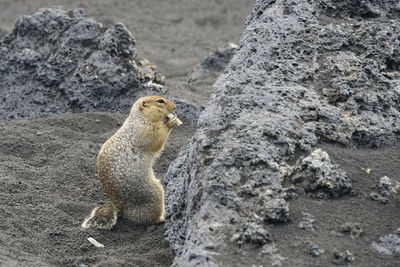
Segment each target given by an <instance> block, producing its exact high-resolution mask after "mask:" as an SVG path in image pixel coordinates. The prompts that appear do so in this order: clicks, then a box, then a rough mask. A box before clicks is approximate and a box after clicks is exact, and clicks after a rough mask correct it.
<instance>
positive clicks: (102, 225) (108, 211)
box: [82, 205, 118, 230]
mask: <svg viewBox="0 0 400 267" xmlns="http://www.w3.org/2000/svg"><path fill="white" fill-rule="evenodd" d="M117 218H118V210H117V208H116V207H114V206H113V205H104V206H100V207H96V208H94V209H93V210H92V212H91V213H90V215H89V217H87V218H86V219H85V220H84V221H83V223H82V228H84V229H88V228H92V227H94V228H98V229H108V230H109V229H111V228H113V226H114V225H115V224H116V223H117Z"/></svg>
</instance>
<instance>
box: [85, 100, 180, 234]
mask: <svg viewBox="0 0 400 267" xmlns="http://www.w3.org/2000/svg"><path fill="white" fill-rule="evenodd" d="M174 109H175V105H174V104H173V103H172V102H171V101H169V100H167V99H165V98H164V97H161V96H146V97H142V98H140V99H139V100H137V101H136V102H135V104H133V106H132V109H131V111H130V114H129V116H128V118H127V119H126V120H125V122H124V124H123V125H122V126H121V128H120V129H119V130H118V131H117V132H116V133H115V134H114V135H113V136H112V137H111V138H110V139H108V140H107V141H106V142H105V143H104V145H103V146H102V147H101V149H100V152H99V155H98V156H97V169H98V176H99V179H100V183H101V186H102V188H103V190H104V192H105V193H106V194H107V196H108V197H109V198H110V199H111V204H110V205H104V206H100V207H97V208H95V209H93V211H92V212H91V214H90V215H89V217H87V218H86V219H85V221H84V222H83V223H82V227H83V228H90V227H96V228H100V229H111V228H112V227H113V226H114V225H115V223H116V222H117V218H118V216H123V217H125V218H128V219H130V220H132V221H133V222H135V223H140V224H154V223H158V222H163V221H164V189H163V187H162V185H161V183H160V181H159V180H157V179H156V178H155V176H154V172H153V167H152V166H153V163H154V160H155V159H156V158H157V156H158V155H159V154H160V152H161V150H162V149H163V147H164V143H165V141H166V140H167V138H168V135H169V132H170V130H171V129H172V128H173V127H174V126H177V125H180V124H181V123H182V122H181V121H180V120H179V119H178V117H177V116H176V115H175V113H174Z"/></svg>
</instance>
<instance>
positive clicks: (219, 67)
mask: <svg viewBox="0 0 400 267" xmlns="http://www.w3.org/2000/svg"><path fill="white" fill-rule="evenodd" d="M236 50H237V45H236V44H234V43H229V44H228V45H226V46H224V47H221V48H218V49H217V51H215V52H213V53H211V54H210V55H208V56H207V57H206V58H204V59H203V60H202V61H201V62H200V64H198V65H197V66H196V68H195V69H194V71H193V73H192V74H191V75H190V76H189V79H188V82H194V81H196V80H198V79H201V78H203V77H204V76H208V75H210V74H212V73H215V74H220V73H221V72H222V71H223V70H224V69H225V67H226V66H227V65H228V64H229V62H230V61H231V59H232V57H233V55H234V54H235V52H236Z"/></svg>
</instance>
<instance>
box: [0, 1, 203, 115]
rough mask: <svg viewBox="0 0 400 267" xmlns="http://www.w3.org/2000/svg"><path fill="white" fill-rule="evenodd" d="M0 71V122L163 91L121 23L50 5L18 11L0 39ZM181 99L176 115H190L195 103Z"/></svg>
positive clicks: (122, 104)
mask: <svg viewBox="0 0 400 267" xmlns="http://www.w3.org/2000/svg"><path fill="white" fill-rule="evenodd" d="M0 72H1V73H2V75H1V78H0V88H1V90H2V98H0V120H14V119H21V118H35V117H44V116H49V115H51V114H62V113H71V112H88V111H117V112H123V113H127V112H128V111H129V109H130V107H131V106H132V104H133V102H134V101H135V100H136V99H137V98H138V97H141V96H143V95H149V94H161V95H165V92H166V88H165V87H164V86H163V84H164V77H163V76H161V75H160V74H159V73H157V71H156V67H155V66H154V65H152V64H151V63H150V62H149V61H147V60H145V59H140V58H139V57H138V55H137V53H136V50H135V39H134V37H133V36H132V34H131V33H130V32H129V31H128V30H127V29H126V27H125V26H124V25H123V24H115V25H113V26H112V27H110V28H108V29H107V28H105V27H103V26H102V24H100V23H98V22H96V21H94V20H92V19H90V18H88V16H87V14H86V12H85V11H84V10H83V9H74V10H68V11H65V10H63V9H61V8H58V7H54V8H49V9H41V10H39V12H37V13H35V14H33V15H30V16H22V17H20V18H19V19H18V20H17V21H16V22H15V27H14V29H13V31H12V32H11V33H9V34H7V35H6V36H4V38H3V39H1V41H0ZM180 103H182V104H183V108H182V109H179V108H178V110H189V112H185V113H182V114H189V115H188V116H189V117H190V118H189V119H191V120H194V119H195V118H194V117H195V116H196V113H197V111H196V110H195V108H194V106H192V105H190V104H188V103H186V102H184V101H180ZM193 114H194V115H193ZM178 115H179V114H178ZM193 116H194V117H193Z"/></svg>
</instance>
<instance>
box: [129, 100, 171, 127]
mask: <svg viewBox="0 0 400 267" xmlns="http://www.w3.org/2000/svg"><path fill="white" fill-rule="evenodd" d="M133 108H134V109H136V110H137V109H138V110H139V112H141V113H142V114H143V116H144V117H146V118H148V119H150V120H151V121H164V122H165V121H166V120H168V119H166V118H167V116H168V114H171V113H173V112H174V110H175V104H174V103H172V102H171V101H169V100H168V99H166V98H164V97H162V96H145V97H142V98H139V99H138V100H137V101H136V103H135V104H134V107H133Z"/></svg>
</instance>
